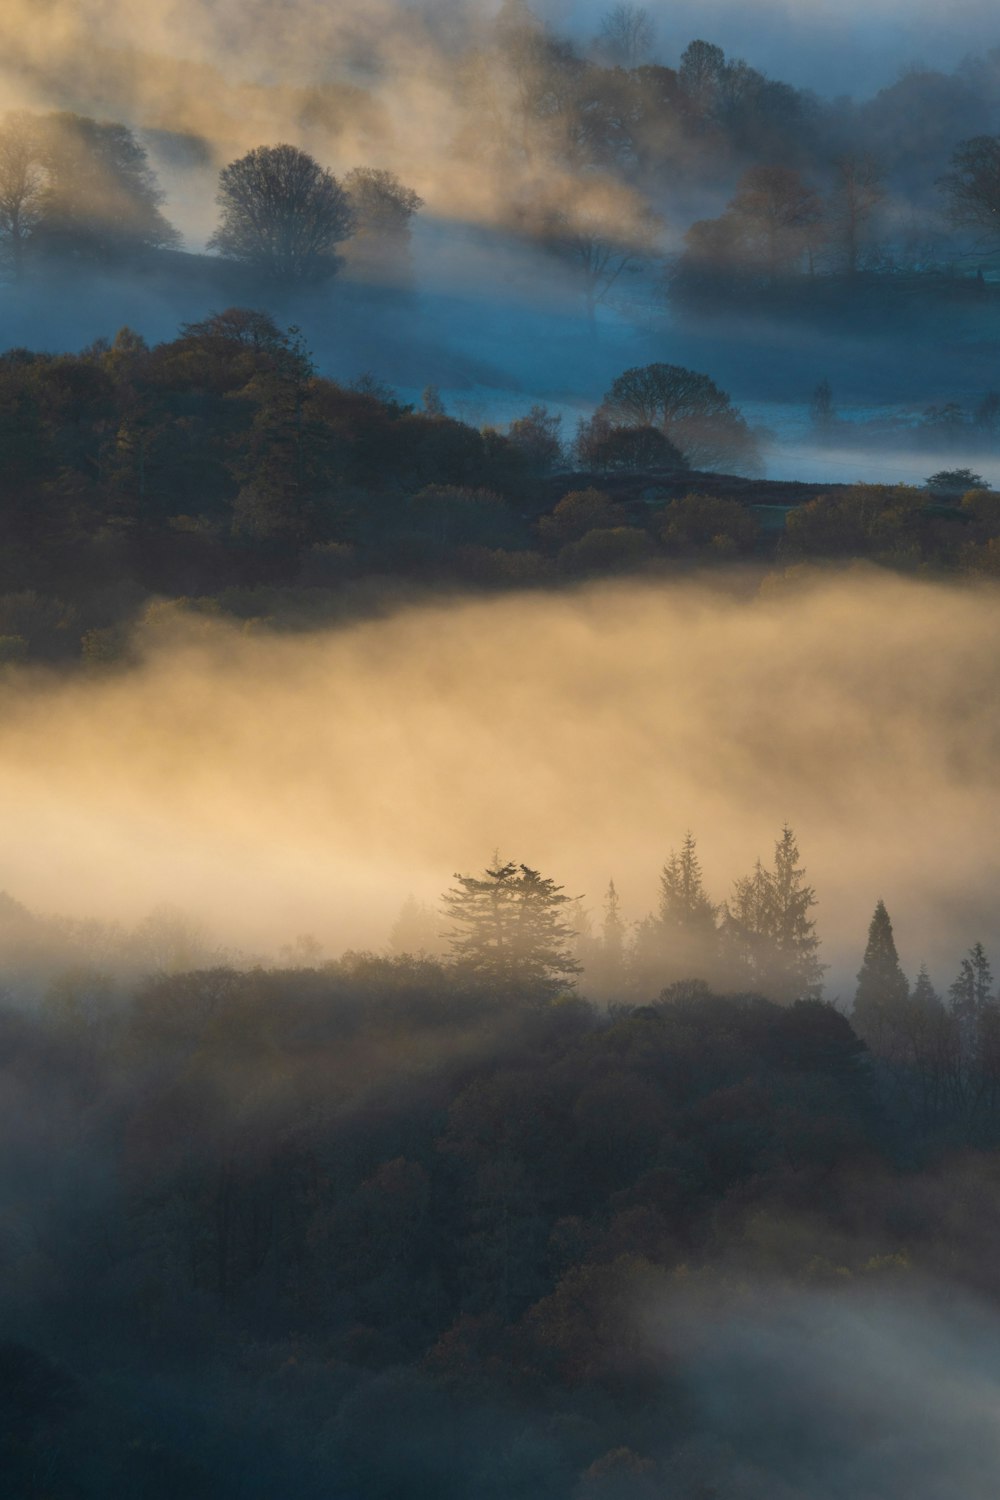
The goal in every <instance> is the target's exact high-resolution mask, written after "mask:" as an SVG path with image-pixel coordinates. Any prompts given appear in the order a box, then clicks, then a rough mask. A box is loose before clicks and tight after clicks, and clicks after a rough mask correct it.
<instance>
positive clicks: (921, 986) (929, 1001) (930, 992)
mask: <svg viewBox="0 0 1000 1500" xmlns="http://www.w3.org/2000/svg"><path fill="white" fill-rule="evenodd" d="M910 1002H911V1004H912V1005H913V1006H914V1007H915V1008H916V1009H917V1010H919V1011H920V1012H921V1013H922V1014H923V1015H933V1014H935V1013H936V1012H940V1011H941V1010H942V1009H943V1007H942V1005H941V996H940V995H939V994H938V992H937V990H936V989H935V988H934V986H933V984H932V983H931V976H930V975H929V974H928V972H927V965H926V964H925V963H922V964H921V965H920V971H919V973H918V974H917V977H916V981H915V982H914V985H913V994H912V995H911V996H910Z"/></svg>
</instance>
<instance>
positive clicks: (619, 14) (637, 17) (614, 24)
mask: <svg viewBox="0 0 1000 1500" xmlns="http://www.w3.org/2000/svg"><path fill="white" fill-rule="evenodd" d="M655 36H656V27H655V26H654V24H653V21H652V18H651V17H650V14H649V11H648V10H646V8H645V7H644V6H642V5H626V4H618V5H615V6H614V7H613V8H612V9H611V10H609V11H605V13H604V15H603V16H602V17H601V25H600V32H599V34H598V46H599V47H600V50H601V52H602V53H603V54H604V56H605V57H606V58H607V59H608V61H609V62H610V63H612V64H614V65H615V66H616V67H620V68H637V67H638V66H639V64H640V63H641V62H644V61H645V59H646V58H647V57H648V56H649V54H650V52H651V51H652V50H653V40H654V38H655Z"/></svg>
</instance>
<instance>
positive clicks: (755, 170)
mask: <svg viewBox="0 0 1000 1500" xmlns="http://www.w3.org/2000/svg"><path fill="white" fill-rule="evenodd" d="M727 212H728V213H730V214H732V215H733V216H734V218H735V219H736V220H737V222H738V223H739V225H740V228H741V231H742V238H743V240H744V242H747V245H746V247H747V249H748V250H751V249H752V251H753V252H754V256H753V258H754V259H756V260H758V261H759V262H760V263H762V264H763V266H764V268H765V270H766V271H767V273H768V274H769V275H770V276H777V275H780V274H781V273H783V272H787V271H789V270H791V269H793V268H794V267H796V266H797V265H801V263H802V260H803V256H804V255H806V254H807V255H808V264H809V269H810V270H812V260H813V241H814V234H815V230H816V226H817V225H818V224H819V221H820V219H821V218H822V214H823V208H822V204H821V202H820V198H819V194H818V193H815V192H814V191H813V189H812V188H811V187H809V185H808V184H807V183H805V182H804V181H803V180H802V178H801V177H800V175H799V173H798V172H796V171H794V170H793V169H792V168H791V167H751V168H750V170H749V171H748V172H745V173H744V174H743V176H742V178H741V179H740V182H739V184H738V186H737V189H736V194H735V196H734V198H733V200H732V202H731V203H730V205H729V208H728V210H727Z"/></svg>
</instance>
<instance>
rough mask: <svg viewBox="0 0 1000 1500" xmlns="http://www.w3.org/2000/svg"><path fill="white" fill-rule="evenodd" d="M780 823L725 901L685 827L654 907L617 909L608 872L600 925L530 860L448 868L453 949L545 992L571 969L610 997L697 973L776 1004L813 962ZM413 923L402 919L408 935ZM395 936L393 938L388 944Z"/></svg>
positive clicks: (469, 961) (804, 986)
mask: <svg viewBox="0 0 1000 1500" xmlns="http://www.w3.org/2000/svg"><path fill="white" fill-rule="evenodd" d="M798 861H799V850H798V845H797V842H796V839H795V835H794V833H793V832H792V830H791V829H790V828H788V827H787V826H786V827H785V828H783V829H782V831H781V835H780V837H779V838H778V839H777V840H776V842H775V846H774V858H773V863H772V865H771V866H770V867H767V866H765V865H764V864H763V863H762V862H761V861H760V860H758V861H757V862H756V864H755V866H754V869H753V871H752V872H751V873H750V874H749V875H746V876H744V877H742V878H741V879H739V880H737V881H736V882H735V885H734V887H733V891H732V894H731V896H730V898H729V900H728V901H725V902H722V903H717V902H713V901H712V900H711V899H710V898H709V896H708V895H707V893H706V891H705V889H704V885H703V882H702V873H701V865H700V862H699V859H698V854H697V848H696V844H695V840H694V838H693V837H692V835H691V834H688V835H687V836H686V837H685V839H684V842H683V844H682V845H681V848H680V850H679V851H674V852H672V853H671V855H670V858H669V860H668V861H667V863H666V864H665V865H664V868H663V872H662V875H661V879H660V899H659V905H658V909H657V911H656V913H655V914H654V915H651V916H649V917H647V918H645V919H644V920H643V921H642V922H639V923H637V924H634V925H633V927H632V930H631V931H630V930H629V928H628V926H627V924H626V923H625V921H624V920H623V918H622V915H621V907H620V902H619V898H618V894H617V891H616V889H615V884H614V881H613V880H612V881H611V883H610V885H609V887H608V891H607V895H606V898H605V905H604V914H603V920H602V922H601V926H600V931H599V933H597V934H595V933H593V932H592V931H591V930H590V923H589V920H586V919H584V920H583V921H582V924H581V925H580V926H574V923H573V921H571V920H570V917H571V916H573V915H574V914H575V915H576V916H577V918H579V917H580V912H579V909H578V906H577V909H576V910H575V913H574V907H573V906H572V904H571V900H570V898H569V897H568V896H567V895H566V894H565V892H564V890H563V888H562V887H561V886H557V885H555V884H554V883H553V882H552V881H551V880H548V879H544V878H543V877H541V876H540V875H539V873H538V872H537V871H536V870H531V869H529V868H528V867H527V866H525V865H520V866H518V865H516V864H512V863H505V864H499V863H498V864H497V865H496V866H495V868H493V869H488V870H486V871H484V873H483V874H482V875H481V876H461V877H456V878H457V879H458V881H459V884H458V885H457V886H456V887H455V888H454V889H453V890H452V891H450V892H449V893H448V894H447V895H446V897H445V901H444V911H445V914H446V916H447V917H449V918H450V919H451V921H452V923H453V924H454V925H453V927H452V929H451V933H450V938H449V942H450V949H451V953H452V956H453V958H454V959H455V960H456V961H457V962H458V963H459V964H460V965H463V966H468V967H469V972H470V973H473V974H475V975H476V976H477V978H479V979H488V980H489V982H490V983H491V984H494V985H497V986H500V987H502V986H504V985H505V984H509V983H511V982H512V980H514V979H517V980H518V981H519V982H520V983H521V985H522V987H524V986H527V985H529V984H533V985H536V986H537V987H538V992H539V994H540V995H542V996H545V995H549V994H554V993H557V992H558V991H559V989H560V988H565V987H566V986H567V985H568V986H570V987H572V984H573V976H574V975H576V974H578V973H580V972H581V969H582V970H583V971H584V973H585V975H586V979H585V983H586V985H587V987H588V988H589V989H591V990H592V991H595V992H596V993H598V994H604V995H607V996H611V997H614V998H617V999H622V998H625V997H627V996H629V995H647V994H649V993H655V992H657V991H658V990H662V989H663V988H664V987H665V986H667V985H669V984H674V983H682V982H684V981H686V980H691V979H696V980H698V981H699V982H700V983H701V984H702V985H703V986H706V987H707V986H711V987H712V988H714V989H716V990H743V991H756V992H758V993H760V994H766V995H768V996H769V997H770V998H771V999H773V1000H776V1001H778V1002H779V1003H782V1004H787V1003H789V1002H790V1001H792V1000H795V999H811V1000H815V999H819V998H820V996H821V994H822V989H823V986H822V976H823V970H824V967H825V966H824V965H823V964H822V963H821V962H820V960H819V938H818V937H817V935H816V924H815V922H814V920H813V918H812V917H811V915H810V912H811V910H812V907H813V906H814V905H815V903H816V896H815V892H814V891H813V889H812V887H811V886H810V885H808V884H807V883H806V880H805V871H804V870H803V869H802V868H801V867H800V865H799V862H798ZM417 933H419V928H417V927H416V926H415V925H411V926H410V927H409V929H408V933H407V936H408V937H409V940H410V941H411V942H412V941H413V940H414V936H415V935H416V934H417ZM435 933H436V924H435V923H434V921H433V919H432V918H431V917H430V914H429V913H428V914H425V926H424V929H423V935H424V936H425V938H426V941H427V942H428V943H429V944H430V945H431V951H434V945H435ZM402 941H405V939H402V938H400V937H399V936H397V938H396V941H395V943H394V947H396V948H397V949H398V948H400V946H401V943H402Z"/></svg>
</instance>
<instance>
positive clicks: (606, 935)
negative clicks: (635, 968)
mask: <svg viewBox="0 0 1000 1500" xmlns="http://www.w3.org/2000/svg"><path fill="white" fill-rule="evenodd" d="M601 937H602V938H603V940H604V956H605V959H606V960H607V963H608V966H609V967H613V968H617V969H618V970H619V971H620V970H621V967H622V960H623V958H624V953H625V923H624V922H623V921H622V917H621V901H620V900H619V897H618V892H617V891H616V890H615V883H614V881H613V880H609V881H608V889H607V893H606V895H605V897H604V920H603V922H602V923H601Z"/></svg>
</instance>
